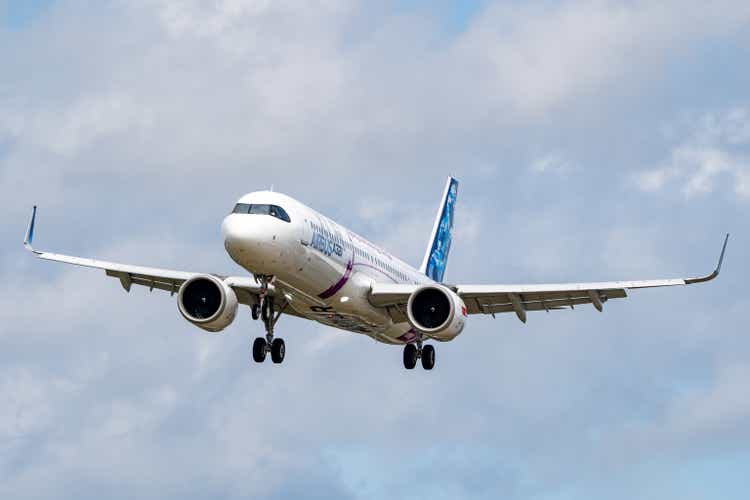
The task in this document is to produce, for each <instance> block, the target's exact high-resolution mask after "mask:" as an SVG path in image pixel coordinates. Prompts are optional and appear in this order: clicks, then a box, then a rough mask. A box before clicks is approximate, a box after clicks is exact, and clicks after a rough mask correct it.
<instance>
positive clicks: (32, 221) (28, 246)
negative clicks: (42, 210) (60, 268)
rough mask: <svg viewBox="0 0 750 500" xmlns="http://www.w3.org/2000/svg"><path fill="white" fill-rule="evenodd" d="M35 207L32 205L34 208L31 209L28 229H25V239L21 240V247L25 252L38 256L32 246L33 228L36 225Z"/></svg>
mask: <svg viewBox="0 0 750 500" xmlns="http://www.w3.org/2000/svg"><path fill="white" fill-rule="evenodd" d="M36 209H37V207H36V205H34V208H32V209H31V219H30V220H29V227H28V229H26V237H25V238H24V240H23V246H24V247H25V248H26V250H28V251H30V252H34V253H36V254H38V253H39V252H37V251H36V250H34V247H33V246H32V245H33V243H34V226H35V224H36Z"/></svg>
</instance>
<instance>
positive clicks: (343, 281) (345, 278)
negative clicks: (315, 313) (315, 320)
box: [318, 260, 354, 299]
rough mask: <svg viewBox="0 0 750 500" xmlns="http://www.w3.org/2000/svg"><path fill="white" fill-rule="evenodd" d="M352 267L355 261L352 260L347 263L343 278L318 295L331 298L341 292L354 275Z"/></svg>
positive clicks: (322, 297)
mask: <svg viewBox="0 0 750 500" xmlns="http://www.w3.org/2000/svg"><path fill="white" fill-rule="evenodd" d="M352 267H354V261H351V260H350V261H349V263H348V264H347V265H346V272H345V273H344V276H342V277H341V279H340V280H339V281H338V282H337V283H336V284H335V285H333V286H332V287H331V288H329V289H328V290H326V291H325V292H323V293H321V294H320V295H318V297H320V298H321V299H330V298H331V297H333V296H334V295H336V294H337V293H339V291H340V290H341V289H342V288H344V285H346V282H347V281H349V277H350V276H351V275H352Z"/></svg>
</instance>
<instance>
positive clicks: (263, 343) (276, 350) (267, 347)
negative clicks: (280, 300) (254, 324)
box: [253, 294, 286, 364]
mask: <svg viewBox="0 0 750 500" xmlns="http://www.w3.org/2000/svg"><path fill="white" fill-rule="evenodd" d="M258 309H259V311H260V312H259V314H260V317H261V319H262V320H263V325H264V326H265V327H266V336H265V338H264V337H258V338H257V339H255V341H254V342H253V360H254V361H255V362H256V363H262V362H264V361H265V360H266V356H267V355H268V353H269V352H270V353H271V361H273V362H274V363H276V364H280V363H282V362H283V361H284V357H285V355H286V345H285V344H284V339H277V338H274V336H273V330H274V327H275V326H276V322H277V321H279V318H280V317H281V314H282V313H283V312H284V309H286V304H285V305H284V306H283V307H282V308H281V309H280V310H279V311H278V312H275V311H274V301H273V297H269V296H266V295H265V294H264V295H263V296H261V304H260V306H258ZM255 314H256V311H255V309H253V317H255Z"/></svg>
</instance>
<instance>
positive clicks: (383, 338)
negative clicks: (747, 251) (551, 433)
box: [24, 177, 729, 370]
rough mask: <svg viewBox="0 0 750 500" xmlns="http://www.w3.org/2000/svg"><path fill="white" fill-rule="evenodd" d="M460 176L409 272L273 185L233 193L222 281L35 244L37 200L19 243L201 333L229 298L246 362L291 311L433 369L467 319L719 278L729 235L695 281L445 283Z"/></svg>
mask: <svg viewBox="0 0 750 500" xmlns="http://www.w3.org/2000/svg"><path fill="white" fill-rule="evenodd" d="M457 194H458V181H456V180H455V179H454V178H452V177H449V178H448V182H447V184H446V186H445V190H444V192H443V197H442V199H441V201H440V206H439V210H438V213H437V217H436V218H435V223H434V226H433V228H432V235H431V237H430V240H429V243H428V244H427V250H426V252H425V255H424V260H423V261H422V265H421V266H420V267H419V269H415V268H413V267H411V266H410V265H409V264H407V263H405V262H403V261H401V260H399V259H398V258H396V257H395V256H394V255H392V254H391V253H389V252H387V251H386V250H384V249H382V248H380V247H379V246H377V245H375V244H373V243H371V242H369V241H368V240H366V239H365V238H363V237H362V236H359V235H358V234H356V233H354V232H353V231H350V230H348V229H346V228H344V227H343V226H341V225H340V224H337V223H336V222H334V221H333V220H331V219H329V218H328V217H326V216H324V215H322V214H320V213H319V212H316V211H315V210H313V209H312V208H310V207H308V206H306V205H304V204H302V203H300V202H299V201H297V200H295V199H294V198H291V197H289V196H285V195H283V194H281V193H276V192H273V191H259V192H254V193H250V194H248V195H245V196H243V197H242V198H241V199H240V200H239V201H238V202H237V204H236V205H235V206H234V209H233V210H232V213H231V214H229V215H228V216H227V217H226V218H225V219H224V221H223V223H222V226H221V229H222V235H223V238H224V247H225V248H226V251H227V252H228V253H229V255H230V256H231V258H232V259H233V260H234V261H235V262H236V263H237V264H239V265H240V266H242V268H244V269H245V270H246V271H247V272H248V274H247V275H243V276H224V275H220V274H206V273H194V272H184V271H173V270H169V269H156V268H151V267H140V266H133V265H129V264H117V263H114V262H105V261H101V260H93V259H84V258H80V257H72V256H68V255H60V254H55V253H49V252H42V251H38V250H34V248H33V247H32V241H33V238H34V225H35V221H36V207H34V210H33V212H32V215H31V220H30V222H29V228H28V231H27V234H26V239H25V241H24V245H25V246H26V248H27V249H28V250H30V251H31V252H33V253H34V254H35V255H36V256H37V257H39V258H41V259H45V260H51V261H57V262H65V263H68V264H75V265H78V266H84V267H93V268H97V269H103V270H104V271H105V273H106V275H107V276H112V277H114V278H117V279H119V280H120V284H121V285H122V287H123V288H124V289H125V290H127V291H128V292H129V291H130V288H131V287H132V286H133V285H141V286H145V287H148V288H149V289H150V290H153V289H155V288H156V289H159V290H165V291H167V292H170V293H171V294H172V295H174V294H177V306H178V308H179V311H180V313H181V314H182V316H183V317H184V318H185V319H186V320H188V321H189V322H190V323H192V324H194V325H195V326H197V327H199V328H202V329H203V330H207V331H209V332H220V331H222V330H224V329H225V328H226V327H228V326H229V325H230V324H231V323H232V321H233V320H234V318H235V316H236V314H237V309H238V307H239V304H243V305H245V306H248V307H249V308H250V311H251V314H252V317H253V319H256V320H257V319H262V324H263V325H264V328H265V332H266V335H265V337H259V338H257V339H255V342H254V343H253V349H252V355H253V359H254V360H255V361H256V362H258V363H262V362H263V361H264V360H265V359H266V356H267V354H269V353H270V354H271V359H272V360H273V362H274V363H281V362H282V361H284V355H285V351H286V347H285V344H284V340H283V339H281V338H278V337H275V336H274V330H275V327H276V324H277V323H278V321H279V318H280V317H281V316H282V315H284V314H290V315H293V316H298V317H300V318H305V319H309V320H313V321H318V322H320V323H323V324H325V325H329V326H332V327H335V328H339V329H342V330H347V331H349V332H354V333H358V334H363V335H367V336H369V337H372V338H373V339H375V340H377V341H379V342H382V343H385V344H392V345H404V350H403V361H404V367H405V368H407V369H409V370H411V369H413V368H414V367H415V366H416V365H417V361H418V360H421V364H422V367H423V368H424V369H425V370H431V369H432V368H433V367H434V366H435V348H434V347H433V346H432V345H430V344H425V342H427V341H437V342H447V341H450V340H453V339H454V338H456V337H457V336H458V335H459V334H460V333H461V332H462V331H463V330H464V326H465V325H466V321H467V319H468V317H469V316H470V315H474V314H489V315H492V316H493V317H494V316H495V315H496V314H498V313H515V314H516V316H518V319H519V320H521V321H522V322H524V323H525V322H526V315H527V313H528V312H530V311H547V312H549V311H556V310H560V309H566V308H570V309H575V306H580V305H584V304H591V305H592V307H595V308H596V309H597V310H598V311H600V312H601V311H602V310H603V308H604V304H605V302H607V301H608V300H609V299H620V298H625V297H626V296H627V290H632V289H636V288H653V287H664V286H676V285H692V284H694V283H701V282H705V281H710V280H712V279H714V278H716V277H717V276H718V275H719V271H720V270H721V263H722V261H723V260H724V252H725V251H726V246H727V241H728V240H729V235H727V238H726V239H725V240H724V246H723V248H722V251H721V257H720V258H719V264H718V267H717V268H716V270H715V271H714V272H712V273H711V274H709V275H707V276H703V277H699V278H686V279H668V280H651V281H613V282H603V283H571V284H556V285H463V284H453V283H444V282H443V276H444V274H445V267H446V263H447V261H448V253H449V252H450V249H451V239H452V236H451V235H452V231H453V216H454V211H455V207H456V197H457Z"/></svg>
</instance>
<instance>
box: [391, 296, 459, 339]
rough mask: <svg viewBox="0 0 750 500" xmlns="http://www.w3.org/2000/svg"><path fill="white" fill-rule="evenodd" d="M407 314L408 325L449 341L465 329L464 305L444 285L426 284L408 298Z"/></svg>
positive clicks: (435, 337)
mask: <svg viewBox="0 0 750 500" xmlns="http://www.w3.org/2000/svg"><path fill="white" fill-rule="evenodd" d="M406 316H407V318H408V319H409V323H410V324H411V326H413V327H414V328H415V329H416V330H418V331H419V332H421V333H423V334H425V335H427V336H428V337H432V338H434V339H437V340H452V339H454V338H455V337H457V336H458V334H459V333H461V332H462V331H463V329H464V325H465V324H466V305H465V304H464V301H463V300H461V297H459V296H458V295H457V294H455V293H454V292H453V291H452V290H449V289H448V288H446V287H444V286H441V285H425V286H423V287H421V288H419V289H417V290H416V291H415V292H414V293H412V294H411V297H409V302H408V304H407V306H406Z"/></svg>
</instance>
